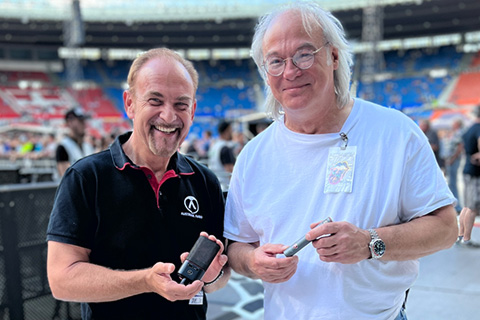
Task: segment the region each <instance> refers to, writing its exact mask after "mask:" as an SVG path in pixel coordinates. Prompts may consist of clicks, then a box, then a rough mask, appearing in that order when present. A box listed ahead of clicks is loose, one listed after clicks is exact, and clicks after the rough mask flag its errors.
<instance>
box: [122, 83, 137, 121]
mask: <svg viewBox="0 0 480 320" xmlns="http://www.w3.org/2000/svg"><path fill="white" fill-rule="evenodd" d="M123 106H124V108H125V112H126V113H127V116H128V118H129V119H132V120H133V118H135V108H134V104H133V95H132V93H131V92H130V91H129V90H125V91H123Z"/></svg>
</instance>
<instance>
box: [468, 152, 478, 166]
mask: <svg viewBox="0 0 480 320" xmlns="http://www.w3.org/2000/svg"><path fill="white" fill-rule="evenodd" d="M470 162H471V163H472V164H473V165H474V166H480V152H477V153H474V154H472V155H471V156H470Z"/></svg>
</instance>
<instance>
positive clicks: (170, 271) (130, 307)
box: [47, 48, 230, 320]
mask: <svg viewBox="0 0 480 320" xmlns="http://www.w3.org/2000/svg"><path fill="white" fill-rule="evenodd" d="M128 86H129V88H128V89H127V90H126V91H125V92H124V93H123V101H124V105H125V110H126V113H127V115H128V117H129V118H130V119H132V120H133V131H132V132H127V133H125V134H123V135H120V136H119V137H117V138H116V139H115V141H114V142H113V144H112V145H111V146H110V148H108V149H106V150H104V151H102V152H99V153H96V154H93V155H90V156H87V157H84V158H82V159H80V160H79V161H77V162H76V163H75V164H73V165H72V166H71V167H70V168H69V169H67V171H66V172H65V175H64V177H63V179H62V181H61V182H60V185H59V187H58V191H57V193H56V196H55V202H54V206H53V209H52V213H51V217H50V221H49V224H48V229H47V241H48V257H47V273H48V280H49V284H50V288H51V290H52V293H53V296H54V297H55V298H56V299H60V300H66V301H77V302H81V303H82V319H84V320H88V319H129V320H130V319H142V320H143V319H205V318H206V311H207V297H206V295H205V293H206V292H212V291H215V290H217V289H219V288H221V287H223V286H225V284H226V282H227V281H228V279H229V274H230V272H229V268H228V266H226V263H227V256H226V255H224V254H222V252H223V248H224V244H223V242H222V241H221V239H222V233H223V215H224V198H223V193H222V190H221V187H220V184H219V182H218V180H217V178H216V177H215V175H214V174H213V173H212V172H211V171H210V170H209V169H208V168H206V167H205V166H203V165H201V164H199V163H198V162H196V161H195V160H192V159H190V158H188V157H185V156H183V155H182V154H180V153H179V152H178V151H177V150H178V148H179V146H180V144H181V143H182V142H183V140H184V139H185V137H186V136H187V133H188V131H189V129H190V127H191V125H192V121H193V117H194V113H195V109H196V99H195V95H196V90H197V87H198V74H197V71H196V70H195V68H194V67H193V64H192V63H191V62H190V61H188V60H185V59H183V58H182V57H181V56H180V55H179V54H177V53H176V52H174V51H172V50H169V49H166V48H159V49H152V50H149V51H147V52H145V53H143V54H141V55H139V56H138V57H137V58H136V59H135V60H134V62H133V64H132V66H131V68H130V71H129V74H128ZM199 236H203V237H208V238H209V239H210V240H211V241H215V242H216V243H217V244H218V245H219V248H220V249H219V251H218V253H217V255H216V256H215V258H214V260H213V262H212V264H211V265H210V267H209V268H208V269H207V270H206V272H205V274H204V276H203V278H202V279H201V281H200V280H196V281H194V282H192V283H190V284H188V285H184V284H181V283H180V278H179V276H178V275H177V272H178V270H179V267H180V266H181V264H182V262H183V261H184V260H185V259H186V256H187V252H188V251H189V250H190V249H191V248H192V246H193V245H194V244H195V242H196V241H197V239H198V237H199Z"/></svg>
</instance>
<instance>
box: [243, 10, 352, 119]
mask: <svg viewBox="0 0 480 320" xmlns="http://www.w3.org/2000/svg"><path fill="white" fill-rule="evenodd" d="M286 11H298V12H299V13H300V14H301V16H302V23H303V27H304V28H305V31H306V32H307V33H308V34H309V35H310V36H312V34H313V33H314V32H316V31H317V30H318V29H320V30H322V31H323V37H324V39H325V42H328V43H329V46H327V49H328V50H330V49H331V48H330V46H333V47H335V48H337V49H338V59H339V66H338V69H337V70H335V71H334V75H333V76H334V85H335V95H336V97H337V104H338V107H339V108H343V106H345V105H346V104H347V102H348V101H349V99H350V78H351V67H352V65H353V60H352V53H351V51H350V50H351V49H350V46H349V45H348V42H347V40H346V38H345V32H344V29H343V26H342V24H341V23H340V21H338V19H337V18H335V17H334V16H333V15H332V14H331V13H330V12H328V11H325V10H323V9H322V8H321V7H320V6H319V5H318V4H316V3H314V2H303V1H298V2H297V1H296V2H294V3H291V4H288V5H285V6H282V7H280V8H277V9H275V10H274V11H272V12H270V13H267V14H266V15H264V16H262V17H260V19H259V21H258V24H257V26H256V27H255V34H254V35H253V40H252V48H251V56H252V58H253V60H254V61H255V63H256V64H257V67H258V70H259V72H260V75H261V76H262V78H263V80H264V81H265V84H266V95H267V97H266V101H265V104H266V108H267V113H268V114H269V115H270V116H272V117H273V118H274V119H278V117H279V116H280V115H281V110H282V105H281V104H280V103H279V102H278V101H277V100H276V99H275V97H274V96H273V94H272V90H271V89H270V87H269V86H268V85H267V74H266V72H265V70H264V69H263V67H262V64H263V59H264V57H263V51H262V43H263V38H264V36H265V33H266V32H267V30H268V28H269V26H270V23H271V22H272V21H273V19H275V18H276V17H277V16H279V15H280V14H282V13H284V12H286ZM328 56H329V57H330V54H329V55H328Z"/></svg>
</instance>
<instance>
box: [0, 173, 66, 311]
mask: <svg viewBox="0 0 480 320" xmlns="http://www.w3.org/2000/svg"><path fill="white" fill-rule="evenodd" d="M57 186H58V184H57V183H56V182H42V183H29V184H9V185H0V319H1V320H30V319H31V320H33V319H52V318H54V317H55V316H58V314H57V315H55V311H56V308H58V307H59V305H58V302H57V301H55V299H54V298H53V297H52V296H51V292H50V288H49V286H48V279H47V271H46V265H47V264H46V259H47V244H46V241H45V237H46V230H47V225H48V220H49V217H50V212H51V210H52V206H53V201H54V197H55V191H56V189H57Z"/></svg>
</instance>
